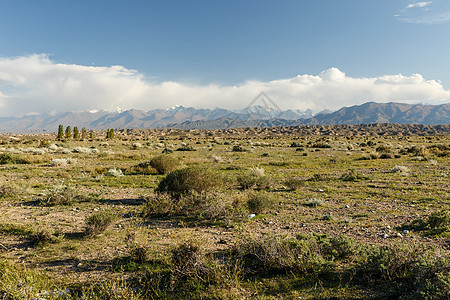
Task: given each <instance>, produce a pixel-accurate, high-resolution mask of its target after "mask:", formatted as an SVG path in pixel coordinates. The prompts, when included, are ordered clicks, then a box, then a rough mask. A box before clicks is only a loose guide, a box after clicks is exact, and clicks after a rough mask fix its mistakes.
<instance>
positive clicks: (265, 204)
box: [247, 192, 274, 214]
mask: <svg viewBox="0 0 450 300" xmlns="http://www.w3.org/2000/svg"><path fill="white" fill-rule="evenodd" d="M273 205H274V200H273V198H272V197H270V195H269V194H267V193H261V192H260V193H252V194H250V195H249V198H248V200H247V206H248V210H249V212H251V213H254V214H261V213H265V212H267V210H269V209H271V208H272V207H273Z"/></svg>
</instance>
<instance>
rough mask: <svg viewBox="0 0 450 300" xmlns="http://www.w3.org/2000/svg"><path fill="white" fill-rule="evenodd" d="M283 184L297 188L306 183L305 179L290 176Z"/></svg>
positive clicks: (293, 188)
mask: <svg viewBox="0 0 450 300" xmlns="http://www.w3.org/2000/svg"><path fill="white" fill-rule="evenodd" d="M283 184H284V185H285V186H286V187H287V188H289V189H290V190H297V189H299V188H301V187H302V186H303V185H304V181H303V180H301V179H298V178H288V179H286V180H285V181H284V182H283Z"/></svg>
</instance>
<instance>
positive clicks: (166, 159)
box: [149, 154, 181, 174]
mask: <svg viewBox="0 0 450 300" xmlns="http://www.w3.org/2000/svg"><path fill="white" fill-rule="evenodd" d="M149 165H150V166H151V167H153V168H154V169H155V170H156V171H157V172H158V173H159V174H167V173H169V172H172V171H173V170H175V169H178V168H179V167H180V166H181V163H180V160H179V159H178V158H176V157H173V156H171V155H167V154H165V155H159V156H156V157H154V158H152V159H151V160H150V162H149Z"/></svg>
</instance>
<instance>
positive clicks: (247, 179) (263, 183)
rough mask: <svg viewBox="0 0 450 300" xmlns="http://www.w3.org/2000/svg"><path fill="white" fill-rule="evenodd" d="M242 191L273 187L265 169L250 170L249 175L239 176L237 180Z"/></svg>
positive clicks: (255, 168)
mask: <svg viewBox="0 0 450 300" xmlns="http://www.w3.org/2000/svg"><path fill="white" fill-rule="evenodd" d="M236 180H237V182H238V184H239V186H240V188H241V189H244V190H246V189H250V188H256V189H268V188H270V186H271V180H270V178H269V177H267V176H266V175H265V172H264V169H263V168H258V167H254V168H250V169H249V171H248V173H247V174H244V175H239V176H238V177H237V178H236Z"/></svg>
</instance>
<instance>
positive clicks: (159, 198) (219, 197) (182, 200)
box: [142, 193, 245, 220]
mask: <svg viewBox="0 0 450 300" xmlns="http://www.w3.org/2000/svg"><path fill="white" fill-rule="evenodd" d="M243 198H244V195H241V194H230V193H228V194H222V193H214V194H197V193H190V194H188V195H181V196H180V197H172V196H170V195H169V194H166V193H160V194H155V195H152V196H149V197H147V199H146V203H145V205H144V207H143V209H142V214H143V216H144V217H145V218H151V217H165V216H176V215H178V216H188V217H190V218H195V219H197V220H235V219H240V218H241V217H242V216H243V215H244V202H245V200H243Z"/></svg>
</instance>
